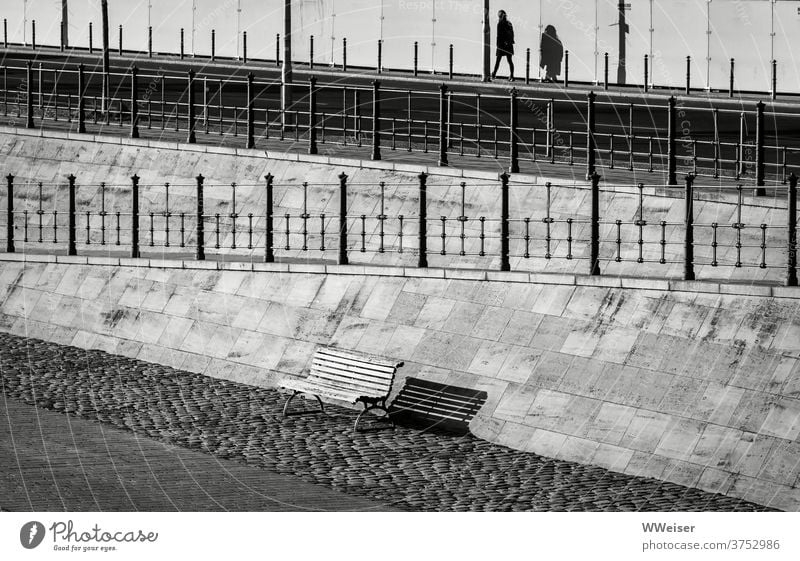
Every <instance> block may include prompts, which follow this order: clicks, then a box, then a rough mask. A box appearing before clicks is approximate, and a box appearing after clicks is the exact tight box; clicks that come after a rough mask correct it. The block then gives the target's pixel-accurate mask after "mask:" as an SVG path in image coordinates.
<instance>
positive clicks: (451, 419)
mask: <svg viewBox="0 0 800 561" xmlns="http://www.w3.org/2000/svg"><path fill="white" fill-rule="evenodd" d="M487 397H488V395H487V393H486V392H485V391H482V390H473V389H470V388H460V387H458V386H451V385H447V384H439V383H437V382H431V381H429V380H420V379H418V378H406V383H405V385H404V386H403V389H402V390H401V391H400V393H399V394H398V395H397V397H396V398H395V399H394V401H392V404H391V406H390V407H389V414H390V415H391V416H392V418H393V419H396V420H398V421H400V422H402V423H406V424H411V425H414V426H419V427H422V428H426V429H438V430H443V431H446V432H454V433H460V434H466V433H467V432H469V422H470V421H471V420H472V418H473V417H475V414H476V413H477V412H478V410H480V408H481V407H482V406H483V404H484V403H485V402H486V399H487Z"/></svg>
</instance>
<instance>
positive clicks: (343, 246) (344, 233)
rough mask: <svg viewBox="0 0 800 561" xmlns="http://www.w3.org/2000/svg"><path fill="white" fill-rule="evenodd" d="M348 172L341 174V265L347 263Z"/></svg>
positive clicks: (339, 260) (339, 261)
mask: <svg viewBox="0 0 800 561" xmlns="http://www.w3.org/2000/svg"><path fill="white" fill-rule="evenodd" d="M348 262H349V261H348V259H347V174H346V173H341V174H339V259H338V263H339V265H347V264H348Z"/></svg>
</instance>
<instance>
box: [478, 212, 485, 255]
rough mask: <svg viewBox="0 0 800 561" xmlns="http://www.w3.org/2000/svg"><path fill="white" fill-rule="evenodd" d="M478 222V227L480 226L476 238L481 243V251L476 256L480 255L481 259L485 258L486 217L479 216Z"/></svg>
mask: <svg viewBox="0 0 800 561" xmlns="http://www.w3.org/2000/svg"><path fill="white" fill-rule="evenodd" d="M478 221H479V222H480V225H481V233H480V235H479V236H478V238H479V239H480V241H481V249H480V251H479V252H478V255H480V256H481V257H485V256H486V217H485V216H481V217H480V218H479V219H478Z"/></svg>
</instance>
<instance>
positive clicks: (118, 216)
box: [115, 211, 122, 245]
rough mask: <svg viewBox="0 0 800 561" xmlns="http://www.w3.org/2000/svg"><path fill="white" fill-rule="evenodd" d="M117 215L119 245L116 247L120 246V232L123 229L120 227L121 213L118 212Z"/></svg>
mask: <svg viewBox="0 0 800 561" xmlns="http://www.w3.org/2000/svg"><path fill="white" fill-rule="evenodd" d="M116 215H117V243H116V244H115V245H120V239H119V232H120V230H121V229H122V228H121V227H120V212H119V211H117V213H116Z"/></svg>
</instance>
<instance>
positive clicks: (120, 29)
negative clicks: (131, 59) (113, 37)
mask: <svg viewBox="0 0 800 561" xmlns="http://www.w3.org/2000/svg"><path fill="white" fill-rule="evenodd" d="M118 46H119V48H118V49H117V54H119V56H122V24H120V26H119V45H118Z"/></svg>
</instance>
